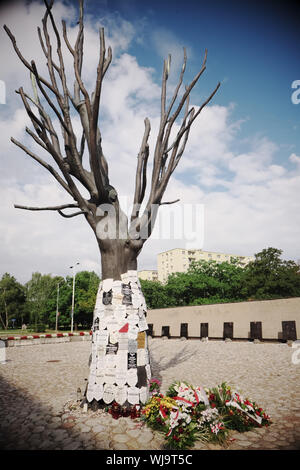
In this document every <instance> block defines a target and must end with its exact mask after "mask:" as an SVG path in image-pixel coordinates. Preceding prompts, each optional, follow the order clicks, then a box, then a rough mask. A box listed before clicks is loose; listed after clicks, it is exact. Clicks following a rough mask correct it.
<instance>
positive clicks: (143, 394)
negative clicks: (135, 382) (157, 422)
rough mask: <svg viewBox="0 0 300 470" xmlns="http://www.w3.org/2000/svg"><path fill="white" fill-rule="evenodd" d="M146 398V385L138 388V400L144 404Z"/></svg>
mask: <svg viewBox="0 0 300 470" xmlns="http://www.w3.org/2000/svg"><path fill="white" fill-rule="evenodd" d="M147 400H148V389H147V387H141V388H140V401H141V403H143V404H145V403H146V402H147Z"/></svg>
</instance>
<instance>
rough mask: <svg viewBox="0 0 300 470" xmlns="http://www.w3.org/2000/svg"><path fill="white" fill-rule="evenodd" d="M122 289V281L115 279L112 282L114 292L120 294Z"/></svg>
mask: <svg viewBox="0 0 300 470" xmlns="http://www.w3.org/2000/svg"><path fill="white" fill-rule="evenodd" d="M121 289H122V281H114V282H113V284H112V290H113V293H116V294H120V293H121Z"/></svg>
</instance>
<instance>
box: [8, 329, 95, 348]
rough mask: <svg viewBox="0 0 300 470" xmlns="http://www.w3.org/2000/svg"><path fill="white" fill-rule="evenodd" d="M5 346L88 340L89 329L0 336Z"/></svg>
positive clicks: (89, 335) (89, 336) (90, 335)
mask: <svg viewBox="0 0 300 470" xmlns="http://www.w3.org/2000/svg"><path fill="white" fill-rule="evenodd" d="M0 339H1V340H2V341H4V343H5V346H6V347H13V346H32V345H35V344H50V343H67V342H70V341H90V340H91V339H92V332H91V331H81V332H80V333H78V332H76V333H53V334H40V335H24V336H8V337H7V338H0Z"/></svg>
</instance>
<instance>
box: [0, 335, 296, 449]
mask: <svg viewBox="0 0 300 470" xmlns="http://www.w3.org/2000/svg"><path fill="white" fill-rule="evenodd" d="M149 349H150V359H151V368H152V377H153V378H157V379H159V380H160V381H162V386H161V391H162V393H164V392H165V391H166V390H167V389H168V387H169V385H170V384H171V383H172V382H173V381H174V380H186V381H188V382H190V383H192V384H194V385H202V386H204V387H212V386H215V385H218V384H220V383H221V382H223V381H225V382H227V383H228V384H229V385H232V386H233V387H236V388H238V389H239V390H240V391H241V392H242V393H243V395H244V396H247V397H248V398H251V399H252V400H254V401H256V402H257V403H258V404H259V405H260V406H261V407H263V408H264V409H265V410H266V412H267V413H268V414H269V415H270V416H271V418H272V422H273V424H272V425H271V426H270V427H268V428H257V429H255V430H254V431H251V432H246V433H237V432H234V433H232V434H231V436H230V437H231V441H230V443H229V445H228V446H227V447H226V448H224V450H226V449H230V450H231V449H232V450H233V449H239V450H240V449H247V450H257V449H260V450H268V449H272V450H273V449H280V450H296V449H298V450H299V449H300V364H297V363H295V361H294V363H293V361H292V356H293V354H295V349H294V348H292V347H289V346H288V345H287V344H286V343H258V344H254V343H251V342H248V341H245V342H242V341H241V342H238V341H232V342H224V341H208V342H201V341H196V340H180V339H169V340H164V339H161V338H154V339H151V338H150V340H149ZM90 352H91V343H90V341H82V342H68V343H58V344H38V345H30V346H29V345H28V346H19V347H13V348H6V363H5V364H0V414H1V420H0V449H31V450H39V449H44V450H56V449H57V450H72V449H79V450H80V449H82V450H101V449H110V450H127V449H128V450H142V449H143V450H157V449H163V445H164V439H163V437H162V436H161V435H160V434H158V433H157V434H156V433H155V432H153V431H151V430H149V429H148V428H147V427H146V426H145V425H144V424H143V423H142V422H141V421H140V420H138V419H136V420H132V419H130V417H128V418H119V419H118V420H115V419H113V418H112V417H111V415H109V414H108V413H105V412H104V411H102V410H98V411H96V412H93V411H92V410H88V412H84V411H83V410H82V408H80V407H79V406H78V405H76V403H77V402H76V400H77V389H78V388H80V389H81V390H82V391H83V390H84V389H85V385H86V381H85V379H87V378H88V373H89V368H88V360H89V355H90ZM193 449H196V450H201V449H203V450H206V449H207V450H217V449H219V450H221V449H223V447H221V446H219V445H213V444H208V445H206V444H203V443H201V442H200V441H198V442H197V443H196V445H195V447H194V448H193Z"/></svg>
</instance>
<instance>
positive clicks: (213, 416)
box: [142, 382, 270, 449]
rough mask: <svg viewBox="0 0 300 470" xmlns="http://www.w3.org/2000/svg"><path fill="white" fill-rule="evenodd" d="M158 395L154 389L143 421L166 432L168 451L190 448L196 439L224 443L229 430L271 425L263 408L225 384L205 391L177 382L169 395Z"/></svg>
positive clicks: (146, 406)
mask: <svg viewBox="0 0 300 470" xmlns="http://www.w3.org/2000/svg"><path fill="white" fill-rule="evenodd" d="M154 383H155V382H154ZM158 392H159V390H158V389H157V387H155V393H156V394H155V395H153V396H152V397H151V398H150V400H149V401H148V402H147V403H146V405H145V407H144V408H143V410H142V419H143V420H144V421H145V422H146V424H147V425H148V426H149V427H151V428H152V429H154V430H157V431H159V432H162V433H164V435H165V439H166V447H167V448H171V449H185V448H189V447H192V446H193V445H194V443H195V441H196V440H197V439H200V440H202V441H205V442H217V443H225V442H226V441H227V439H228V434H229V431H230V430H237V431H241V432H242V431H247V430H249V429H251V428H252V427H254V426H259V427H261V426H267V425H268V424H270V417H269V416H268V415H267V414H266V413H265V412H264V411H263V410H262V408H259V407H258V406H257V405H256V403H254V402H250V401H249V400H248V399H244V398H242V397H241V396H240V395H239V394H238V393H237V392H235V391H232V390H231V388H230V387H229V386H228V385H227V384H226V383H222V385H220V386H218V387H215V388H212V389H204V388H203V387H199V386H198V387H194V386H193V385H191V384H189V383H187V382H175V383H173V384H172V385H171V386H170V387H169V389H168V391H167V393H166V396H164V395H162V394H159V393H158Z"/></svg>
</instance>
